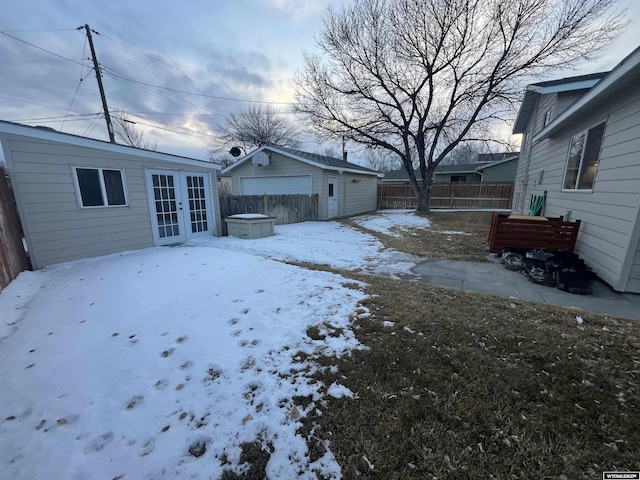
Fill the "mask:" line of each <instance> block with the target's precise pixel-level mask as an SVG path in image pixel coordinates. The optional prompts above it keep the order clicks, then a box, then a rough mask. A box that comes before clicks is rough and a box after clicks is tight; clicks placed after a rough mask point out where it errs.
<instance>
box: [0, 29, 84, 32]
mask: <svg viewBox="0 0 640 480" xmlns="http://www.w3.org/2000/svg"><path fill="white" fill-rule="evenodd" d="M73 30H75V28H48V29H45V28H42V29H39V28H35V29H31V30H28V29H27V30H5V32H9V33H21V32H66V31H73Z"/></svg>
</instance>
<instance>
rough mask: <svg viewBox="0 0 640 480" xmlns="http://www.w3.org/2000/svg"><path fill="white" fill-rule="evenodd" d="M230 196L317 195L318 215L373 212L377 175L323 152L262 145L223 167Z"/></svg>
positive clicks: (331, 215)
mask: <svg viewBox="0 0 640 480" xmlns="http://www.w3.org/2000/svg"><path fill="white" fill-rule="evenodd" d="M222 173H223V174H229V175H231V178H232V184H233V193H234V195H265V194H266V195H294V194H295V195H313V194H316V195H318V219H320V220H327V219H330V218H336V217H348V216H351V215H357V214H360V213H364V212H371V211H374V210H376V208H377V201H378V197H377V195H378V193H377V192H378V191H377V188H378V187H377V183H378V177H382V175H383V174H381V173H379V172H376V171H374V170H371V169H369V168H365V167H362V166H360V165H356V164H354V163H351V162H347V161H346V160H343V159H338V158H333V157H329V156H326V155H318V154H315V153H309V152H304V151H301V150H295V149H292V148H284V147H279V146H275V145H263V146H262V147H260V148H258V149H256V150H254V151H253V152H251V153H249V154H248V155H246V156H245V157H242V158H240V159H239V160H238V161H237V162H235V163H233V164H232V165H230V166H228V167H227V168H225V169H224V170H223V171H222Z"/></svg>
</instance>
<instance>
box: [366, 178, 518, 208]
mask: <svg viewBox="0 0 640 480" xmlns="http://www.w3.org/2000/svg"><path fill="white" fill-rule="evenodd" d="M512 197H513V182H495V183H494V182H487V183H466V182H452V183H433V184H432V185H431V208H433V209H472V208H486V209H496V210H498V209H510V208H511V199H512ZM417 207H418V199H417V198H416V196H415V194H414V193H413V188H412V187H411V185H378V209H380V210H384V209H396V208H397V209H413V208H417Z"/></svg>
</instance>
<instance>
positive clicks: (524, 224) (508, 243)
mask: <svg viewBox="0 0 640 480" xmlns="http://www.w3.org/2000/svg"><path fill="white" fill-rule="evenodd" d="M579 230H580V220H576V221H575V222H564V221H563V218H562V217H558V218H547V217H527V216H525V215H509V214H507V213H497V212H494V213H493V216H492V218H491V230H490V232H489V252H490V253H502V249H503V248H506V247H520V248H544V249H549V250H561V251H565V252H573V250H574V248H575V246H576V240H577V238H578V231H579Z"/></svg>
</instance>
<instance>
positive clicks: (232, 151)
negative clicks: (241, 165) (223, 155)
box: [229, 147, 242, 157]
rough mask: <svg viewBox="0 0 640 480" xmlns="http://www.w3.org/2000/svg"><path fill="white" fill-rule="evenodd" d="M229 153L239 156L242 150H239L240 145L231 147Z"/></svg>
mask: <svg viewBox="0 0 640 480" xmlns="http://www.w3.org/2000/svg"><path fill="white" fill-rule="evenodd" d="M229 153H230V154H231V156H232V157H239V156H240V154H241V153H242V151H241V150H240V147H233V148H231V150H229Z"/></svg>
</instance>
